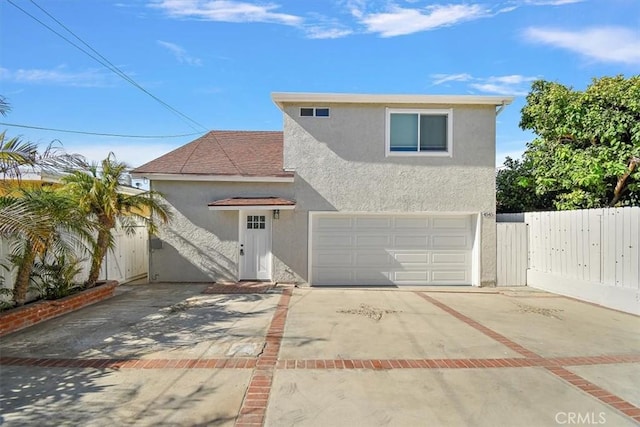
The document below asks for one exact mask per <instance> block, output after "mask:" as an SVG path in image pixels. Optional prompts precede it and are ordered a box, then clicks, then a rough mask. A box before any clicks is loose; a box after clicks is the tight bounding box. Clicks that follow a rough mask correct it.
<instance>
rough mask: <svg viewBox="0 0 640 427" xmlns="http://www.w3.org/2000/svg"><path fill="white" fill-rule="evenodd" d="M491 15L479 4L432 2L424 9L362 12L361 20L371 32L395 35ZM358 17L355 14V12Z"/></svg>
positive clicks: (391, 9)
mask: <svg viewBox="0 0 640 427" xmlns="http://www.w3.org/2000/svg"><path fill="white" fill-rule="evenodd" d="M490 15H491V11H490V10H489V9H487V8H486V7H485V6H482V5H479V4H449V5H433V6H428V7H426V8H424V9H406V8H401V7H399V6H395V5H393V6H391V7H390V9H389V10H388V12H382V13H372V14H368V15H366V14H365V15H363V16H362V18H360V21H361V22H362V23H363V24H364V25H365V26H366V28H367V30H368V31H369V32H372V33H379V34H380V35H381V36H382V37H394V36H400V35H406V34H413V33H417V32H421V31H429V30H434V29H436V28H440V27H447V26H451V25H455V24H458V23H460V22H465V21H472V20H475V19H479V18H484V17H487V16H490ZM355 16H356V17H357V15H355Z"/></svg>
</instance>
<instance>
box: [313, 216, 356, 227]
mask: <svg viewBox="0 0 640 427" xmlns="http://www.w3.org/2000/svg"><path fill="white" fill-rule="evenodd" d="M352 227H353V224H352V220H351V218H344V217H336V218H332V217H322V218H318V221H317V223H316V228H317V229H318V230H340V229H343V230H349V229H351V228H352Z"/></svg>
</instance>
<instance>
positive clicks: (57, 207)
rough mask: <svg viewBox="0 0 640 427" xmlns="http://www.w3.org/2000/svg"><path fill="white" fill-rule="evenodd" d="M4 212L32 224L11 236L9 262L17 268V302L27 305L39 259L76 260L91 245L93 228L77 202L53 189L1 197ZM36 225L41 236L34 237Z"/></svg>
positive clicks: (22, 190) (26, 189)
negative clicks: (20, 213) (19, 213)
mask: <svg viewBox="0 0 640 427" xmlns="http://www.w3.org/2000/svg"><path fill="white" fill-rule="evenodd" d="M4 209H8V210H10V211H11V210H12V212H13V214H15V213H16V212H17V211H19V210H23V211H24V213H26V214H27V220H26V221H27V222H28V224H26V225H19V226H17V227H14V228H13V229H12V230H10V233H7V234H8V235H9V236H11V237H12V239H11V242H12V244H11V256H10V257H9V259H10V261H11V262H12V264H14V266H15V267H17V271H16V277H15V283H14V288H13V301H14V304H15V305H23V304H24V303H25V301H26V296H27V291H28V289H29V282H30V279H31V273H32V271H33V266H34V263H35V262H36V261H37V260H38V259H40V261H41V262H43V263H44V262H46V254H52V255H53V256H54V257H57V256H60V255H63V256H67V258H69V257H75V254H76V253H77V252H79V251H82V250H83V249H86V247H85V246H84V245H83V244H82V242H91V234H90V230H91V224H90V222H89V220H88V218H87V217H86V215H84V214H83V213H82V212H80V211H79V210H78V209H77V205H76V204H75V201H74V200H72V199H71V198H69V197H68V196H67V195H66V194H64V193H62V192H61V191H59V190H55V189H52V188H51V187H35V188H30V187H21V188H19V189H18V190H17V191H16V192H15V194H14V195H5V196H0V211H2V210H4ZM14 222H15V221H14ZM34 224H35V226H37V233H32V231H33V230H34V227H35V226H34ZM25 229H26V231H24V230H25Z"/></svg>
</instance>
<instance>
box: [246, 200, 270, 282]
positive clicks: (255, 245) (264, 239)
mask: <svg viewBox="0 0 640 427" xmlns="http://www.w3.org/2000/svg"><path fill="white" fill-rule="evenodd" d="M239 264H240V272H239V278H240V280H271V211H240V263H239Z"/></svg>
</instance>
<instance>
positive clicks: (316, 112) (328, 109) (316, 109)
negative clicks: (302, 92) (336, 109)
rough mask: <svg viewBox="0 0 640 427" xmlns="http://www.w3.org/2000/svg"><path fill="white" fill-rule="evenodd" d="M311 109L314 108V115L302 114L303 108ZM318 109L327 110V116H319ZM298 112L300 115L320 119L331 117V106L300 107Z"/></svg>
mask: <svg viewBox="0 0 640 427" xmlns="http://www.w3.org/2000/svg"><path fill="white" fill-rule="evenodd" d="M303 108H304V109H311V110H313V115H312V116H303V115H302V109H303ZM318 110H327V113H328V114H327V115H326V116H318ZM298 114H299V115H300V117H305V118H311V117H314V118H318V119H328V118H330V117H331V108H329V107H300V110H299V111H298Z"/></svg>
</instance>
